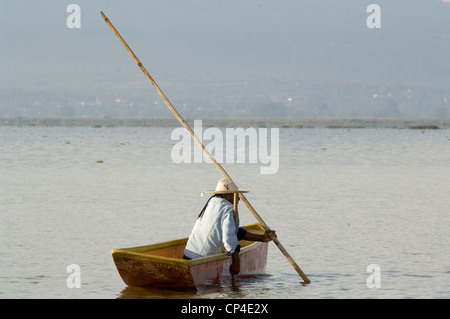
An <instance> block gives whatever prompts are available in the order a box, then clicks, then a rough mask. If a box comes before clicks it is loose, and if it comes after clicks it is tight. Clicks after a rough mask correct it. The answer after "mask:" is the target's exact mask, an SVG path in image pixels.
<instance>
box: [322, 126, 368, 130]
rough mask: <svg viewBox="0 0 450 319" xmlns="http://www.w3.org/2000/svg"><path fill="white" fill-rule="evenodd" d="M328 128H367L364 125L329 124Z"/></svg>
mask: <svg viewBox="0 0 450 319" xmlns="http://www.w3.org/2000/svg"><path fill="white" fill-rule="evenodd" d="M326 128H336V129H353V128H356V129H358V128H365V127H364V126H362V125H328V126H326Z"/></svg>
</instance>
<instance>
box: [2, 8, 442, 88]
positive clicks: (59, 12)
mask: <svg viewBox="0 0 450 319" xmlns="http://www.w3.org/2000/svg"><path fill="white" fill-rule="evenodd" d="M71 3H75V4H78V5H79V6H80V9H81V16H80V22H81V28H73V29H70V28H68V27H67V24H66V20H67V18H68V17H69V15H70V14H71V13H68V12H66V8H67V6H68V5H70V4H71ZM372 3H375V4H378V5H379V6H380V8H381V16H380V21H381V28H373V29H370V28H368V26H367V23H366V20H367V18H368V17H369V15H370V14H371V13H368V12H366V9H367V6H368V5H369V4H372ZM100 11H103V12H104V13H105V14H106V15H107V16H108V17H109V18H110V20H111V21H112V23H113V24H114V25H115V27H116V28H117V29H118V30H119V32H120V33H121V34H122V36H124V38H125V39H126V41H127V42H128V44H129V45H130V46H131V47H132V49H133V50H134V51H135V53H136V54H137V56H138V57H139V58H140V60H141V61H142V63H143V64H144V65H145V66H146V68H147V70H149V72H150V73H151V74H152V75H153V77H155V78H156V79H160V80H161V78H162V79H167V77H168V76H169V74H172V75H173V74H178V73H179V74H185V75H186V74H187V75H189V74H192V75H195V74H202V75H208V74H211V75H221V74H222V75H226V76H232V75H238V76H265V77H271V76H273V77H278V78H282V77H297V78H316V79H326V78H333V79H344V80H350V81H362V82H375V83H380V82H381V83H384V82H401V83H405V84H421V85H429V86H438V87H444V88H448V87H449V85H450V2H449V0H445V1H443V0H383V1H381V0H371V1H364V0H342V1H336V0H278V1H273V0H271V1H267V0H245V1H244V0H239V1H237V0H191V1H189V0H185V1H180V0H177V1H175V0H145V1H144V0H142V1H138V0H128V1H124V0H122V1H113V0H108V1H106V0H101V1H100V0H99V1H95V0H90V1H81V0H71V1H62V0H46V1H23V0H0V43H1V49H0V72H1V73H0V74H1V75H0V88H14V87H16V88H22V89H25V90H28V89H30V90H50V91H51V90H67V91H77V90H80V91H82V90H84V89H85V88H86V86H88V87H89V89H91V90H96V89H98V90H101V89H102V88H104V87H105V86H109V85H114V83H120V82H121V81H130V78H129V77H130V76H131V77H133V76H134V75H135V74H139V72H140V71H139V70H138V68H137V67H136V65H134V62H133V61H132V59H131V57H130V56H129V55H128V53H127V52H126V51H125V49H124V48H123V46H122V44H121V43H120V42H119V41H118V39H117V38H116V37H115V35H114V34H113V33H112V31H111V30H110V29H109V28H108V26H107V25H106V24H105V22H104V21H103V19H102V18H101V16H100ZM139 76H141V77H143V76H142V75H139ZM143 81H145V79H143Z"/></svg>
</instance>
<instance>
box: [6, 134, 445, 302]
mask: <svg viewBox="0 0 450 319" xmlns="http://www.w3.org/2000/svg"><path fill="white" fill-rule="evenodd" d="M172 130H173V129H171V128H121V127H111V128H106V127H102V128H91V127H72V128H71V127H0V217H1V220H0V298H108V299H109V298H269V299H275V298H286V299H290V298H299V299H303V298H450V254H449V247H450V195H449V194H450V131H449V130H426V131H421V130H396V129H379V130H378V129H352V130H347V129H280V131H279V132H280V134H279V135H280V136H279V141H280V148H279V150H280V154H279V162H280V163H279V170H278V172H277V173H276V174H272V175H263V174H260V166H261V165H260V164H250V163H247V164H226V165H224V168H225V170H226V171H227V172H228V173H229V175H230V176H231V177H232V178H233V179H234V181H235V182H236V184H237V185H238V186H239V187H240V188H246V189H249V190H250V193H249V194H248V195H247V196H246V197H247V199H248V200H249V201H250V202H251V203H252V205H253V206H254V208H255V209H256V210H257V212H258V213H259V215H261V217H262V218H263V219H264V220H265V222H266V223H267V224H268V225H269V226H270V227H271V228H272V229H275V230H277V234H278V238H279V240H280V242H281V243H282V244H283V245H284V247H285V248H286V249H287V251H288V252H289V253H290V254H291V256H292V257H293V258H294V260H295V261H296V262H297V263H298V264H299V266H300V267H301V268H302V270H303V271H304V272H305V273H306V274H307V275H308V277H309V279H310V280H311V281H312V283H311V284H309V285H306V286H303V285H301V284H299V283H300V282H301V281H302V280H301V278H300V277H299V276H298V274H297V273H296V272H295V270H294V269H293V268H292V266H291V265H290V264H289V262H288V261H287V260H286V259H285V257H284V256H283V255H282V254H281V252H280V251H279V250H278V248H277V247H276V246H275V245H274V244H270V246H269V258H268V265H267V269H266V274H265V275H263V276H256V277H254V278H248V279H246V280H239V281H238V283H237V285H238V286H237V288H236V287H235V288H232V287H230V286H228V285H226V284H224V285H222V286H220V287H216V288H212V289H210V290H207V291H202V292H196V293H195V292H194V293H186V292H177V291H167V290H161V289H144V288H129V287H126V285H125V284H124V283H123V282H122V280H121V278H120V276H119V275H118V272H117V270H116V268H115V266H114V263H113V260H112V258H111V249H113V248H121V247H130V246H138V245H145V244H152V243H158V242H162V241H166V240H172V239H176V238H181V237H186V236H188V234H189V233H190V230H191V228H192V226H193V224H194V222H195V218H196V216H197V214H198V212H199V210H200V209H201V208H202V207H203V205H204V203H205V201H206V199H207V198H206V197H203V198H202V197H201V196H200V193H201V191H203V190H205V189H211V188H214V187H215V185H216V183H217V180H218V179H220V178H221V175H220V174H219V173H218V171H217V170H216V168H215V167H214V166H213V165H211V164H206V163H202V164H175V163H173V161H172V159H171V149H172V147H173V145H174V144H175V141H172V140H171V139H170V136H171V133H172ZM240 218H241V223H242V224H246V223H253V222H254V221H255V219H254V218H253V216H252V215H251V213H250V212H249V211H248V210H247V209H246V208H245V206H243V205H242V207H240ZM72 264H75V265H78V266H79V270H80V279H81V282H80V288H68V285H67V279H68V277H69V276H70V275H71V273H68V272H67V267H68V266H69V265H72ZM370 265H377V266H378V267H379V268H378V269H379V272H375V273H372V272H371V271H368V267H369V266H370ZM371 269H372V268H370V267H369V270H371ZM374 275H377V276H376V277H377V278H378V279H376V280H375V279H373V278H374V277H372V276H374ZM369 277H370V278H369ZM368 279H369V284H368ZM371 284H372V285H371ZM374 285H375V288H369V286H374Z"/></svg>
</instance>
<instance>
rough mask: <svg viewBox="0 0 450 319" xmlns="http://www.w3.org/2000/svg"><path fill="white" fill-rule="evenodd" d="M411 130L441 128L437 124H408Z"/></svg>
mask: <svg viewBox="0 0 450 319" xmlns="http://www.w3.org/2000/svg"><path fill="white" fill-rule="evenodd" d="M408 129H410V130H439V126H437V125H411V126H408Z"/></svg>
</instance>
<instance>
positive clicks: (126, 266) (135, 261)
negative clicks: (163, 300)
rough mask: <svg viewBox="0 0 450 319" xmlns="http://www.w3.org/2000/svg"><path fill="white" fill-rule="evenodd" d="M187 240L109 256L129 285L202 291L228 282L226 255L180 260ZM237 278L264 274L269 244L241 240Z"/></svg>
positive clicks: (253, 229) (257, 229)
mask: <svg viewBox="0 0 450 319" xmlns="http://www.w3.org/2000/svg"><path fill="white" fill-rule="evenodd" d="M244 228H246V229H247V230H249V231H251V232H254V233H261V232H263V231H264V229H263V227H262V226H261V225H259V224H252V225H247V226H245V227H244ZM186 243H187V238H183V239H177V240H174V241H170V242H165V243H161V244H155V245H148V246H140V247H132V248H123V249H115V250H113V251H112V257H113V259H114V263H115V265H116V267H117V270H118V272H119V274H120V276H121V277H122V280H123V281H124V282H125V283H126V284H127V285H129V286H137V287H155V288H177V289H202V288H206V287H208V286H211V285H218V284H220V283H222V282H230V280H231V275H230V273H229V267H230V265H231V257H229V256H227V255H226V254H219V255H214V256H208V257H202V258H196V259H191V260H185V259H183V253H184V247H185V246H186ZM240 244H241V247H242V248H241V252H240V254H239V255H240V267H241V271H240V273H239V275H238V278H239V277H244V276H248V275H255V274H263V273H264V272H265V268H266V263H267V251H268V244H267V243H261V242H249V241H241V242H240Z"/></svg>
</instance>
